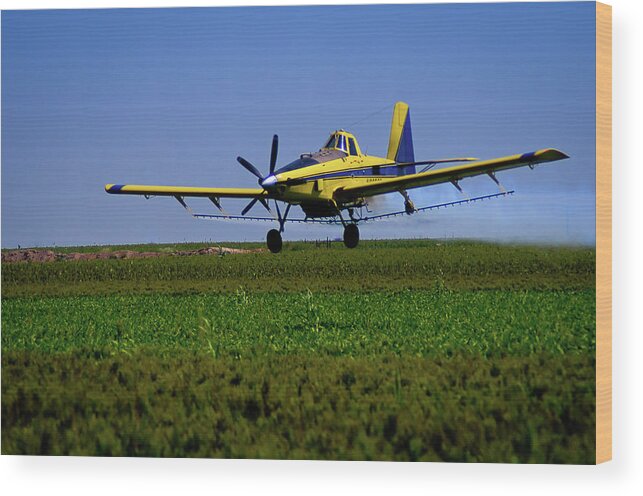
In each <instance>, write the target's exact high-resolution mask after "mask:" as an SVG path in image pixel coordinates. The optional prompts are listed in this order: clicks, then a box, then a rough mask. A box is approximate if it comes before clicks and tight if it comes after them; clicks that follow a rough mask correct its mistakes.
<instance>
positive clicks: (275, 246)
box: [266, 229, 283, 253]
mask: <svg viewBox="0 0 643 496" xmlns="http://www.w3.org/2000/svg"><path fill="white" fill-rule="evenodd" d="M266 243H267V245H268V249H269V250H270V251H271V252H272V253H279V252H280V251H281V247H282V245H283V242H282V241H281V233H280V232H279V231H277V229H271V230H270V231H268V236H266Z"/></svg>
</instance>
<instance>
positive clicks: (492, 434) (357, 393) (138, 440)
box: [2, 351, 595, 463]
mask: <svg viewBox="0 0 643 496" xmlns="http://www.w3.org/2000/svg"><path fill="white" fill-rule="evenodd" d="M2 371H3V381H2V454H31V455H34V454H56V455H60V454H66V455H98V456H171V457H225V458H290V459H344V460H411V461H413V460H424V461H460V462H473V461H479V462H523V463H593V462H594V452H595V442H594V430H595V414H594V409H595V402H594V395H595V384H594V372H595V369H594V361H593V358H592V357H589V356H585V355H567V356H562V355H560V356H555V357H553V356H549V355H534V356H530V357H505V358H494V359H488V358H483V357H479V356H478V357H476V356H467V355H456V356H454V357H452V358H450V359H427V358H416V357H408V356H405V357H390V356H374V357H369V358H358V359H354V358H348V357H343V358H336V357H310V356H297V355H291V356H288V357H275V356H272V357H262V358H253V359H242V360H237V359H231V358H228V359H213V358H212V357H211V356H208V355H204V354H195V353H191V352H187V351H178V352H177V353H176V354H175V355H174V356H172V357H166V358H159V357H158V356H155V355H146V354H145V353H134V354H132V355H128V354H124V353H120V354H117V355H115V356H112V357H105V358H102V359H96V358H95V357H94V356H85V355H83V354H79V353H76V354H48V353H38V352H16V351H13V352H12V351H10V352H5V351H3V355H2Z"/></svg>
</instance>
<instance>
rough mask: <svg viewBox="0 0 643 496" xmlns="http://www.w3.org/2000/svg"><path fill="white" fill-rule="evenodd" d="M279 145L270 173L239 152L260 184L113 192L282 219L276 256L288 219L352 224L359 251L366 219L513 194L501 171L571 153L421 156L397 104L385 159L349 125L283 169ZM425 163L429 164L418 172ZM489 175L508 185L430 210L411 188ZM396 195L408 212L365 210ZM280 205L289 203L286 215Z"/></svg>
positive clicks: (347, 239) (349, 239) (271, 244)
mask: <svg viewBox="0 0 643 496" xmlns="http://www.w3.org/2000/svg"><path fill="white" fill-rule="evenodd" d="M278 147H279V138H278V136H277V135H274V136H273V140H272V149H271V153H270V162H269V170H268V174H267V175H264V174H262V173H261V172H260V171H259V169H257V167H255V166H254V165H253V164H252V163H250V162H249V161H248V160H246V159H244V158H243V157H237V161H238V162H239V164H241V165H242V166H243V167H244V168H245V169H246V170H247V171H248V172H250V173H251V174H253V175H254V176H256V177H257V179H258V183H259V188H211V187H183V186H150V185H134V184H107V185H105V191H106V192H107V193H110V194H118V195H142V196H144V197H146V198H150V197H152V196H173V197H175V198H176V200H178V202H179V203H180V204H181V205H182V206H183V207H184V208H185V209H186V210H187V211H188V212H189V213H191V214H192V215H193V216H194V217H197V218H214V219H232V220H265V221H273V222H274V221H276V222H278V225H279V229H271V230H270V231H268V235H267V237H266V243H267V245H268V249H269V250H270V251H271V252H272V253H279V252H280V251H281V249H282V246H283V242H282V236H281V233H283V232H284V226H285V224H286V222H304V223H328V224H341V225H342V226H343V227H344V233H343V241H344V245H345V246H346V247H347V248H355V247H356V246H357V245H358V243H359V229H358V227H357V226H358V224H359V223H360V222H366V221H370V220H375V219H378V218H387V217H391V216H395V215H403V214H407V215H410V214H413V213H416V212H420V211H424V210H430V209H433V208H437V207H441V206H448V205H455V204H460V203H467V202H470V201H475V200H481V199H487V198H492V197H496V196H504V195H507V194H512V193H513V191H506V190H505V189H504V188H503V187H502V185H501V184H500V182H499V181H498V179H497V177H496V173H497V172H499V171H503V170H508V169H514V168H516V167H525V166H528V167H530V168H531V169H533V168H534V166H535V165H537V164H542V163H546V162H554V161H557V160H563V159H566V158H569V156H568V155H566V154H565V153H563V152H561V151H560V150H557V149H555V148H545V149H541V150H537V151H533V152H528V153H522V154H517V155H510V156H506V157H500V158H494V159H490V160H479V159H476V158H472V157H461V158H447V159H439V160H425V161H416V160H415V152H414V148H413V136H412V132H411V115H410V110H409V106H408V105H407V104H406V103H404V102H397V103H396V104H395V106H394V109H393V120H392V122H391V131H390V136H389V143H388V151H387V154H386V157H385V158H384V157H376V156H372V155H367V154H365V153H363V152H362V150H361V148H360V146H359V144H358V143H357V139H356V138H355V136H354V135H353V134H351V133H350V132H348V131H345V130H343V129H340V130H337V131H335V132H333V133H331V135H330V137H329V139H328V140H327V141H326V143H325V144H324V146H323V147H322V148H321V149H320V150H319V151H316V152H314V153H303V154H302V155H300V157H299V158H297V159H296V160H294V161H292V162H290V163H288V164H287V165H284V166H282V167H279V168H277V152H278ZM452 163H456V164H457V165H451V166H448V167H441V168H435V166H437V165H440V164H452ZM418 167H422V168H421V169H420V170H419V171H418ZM485 174H486V175H488V176H489V177H490V178H491V179H492V180H493V181H494V182H495V183H496V185H497V186H498V187H500V190H501V192H500V193H497V194H493V195H485V196H481V197H477V198H472V199H466V200H461V201H455V202H449V203H445V204H441V205H432V206H428V207H422V208H416V207H415V205H414V203H413V201H412V200H411V198H410V197H409V194H408V190H410V189H413V188H421V187H425V186H432V185H435V184H443V183H451V184H453V185H454V186H455V187H456V188H457V189H458V190H459V191H460V192H461V193H463V190H462V188H461V186H460V184H459V182H460V181H461V180H462V179H465V178H467V177H473V176H479V175H485ZM393 192H397V193H399V194H400V195H401V196H402V197H403V199H404V210H402V211H399V212H391V213H386V214H381V215H373V216H368V215H364V214H363V209H364V208H366V210H367V212H370V210H368V204H369V202H370V201H371V200H372V198H373V197H375V196H377V195H383V194H387V193H393ZM186 197H204V198H208V199H209V200H210V201H211V202H212V203H213V204H214V205H215V207H217V208H218V209H219V211H220V212H221V213H220V214H217V215H213V214H194V213H192V210H191V209H190V207H188V205H187V204H186V202H185V198H186ZM221 198H245V199H249V200H250V203H248V204H247V206H246V207H245V208H244V209H243V210H242V211H241V215H229V214H227V213H226V212H225V211H224V210H223V208H222V206H221ZM270 200H272V201H273V203H274V206H275V210H276V214H277V215H276V217H274V214H273V211H272V209H271V208H270V204H269V201H270ZM257 203H259V204H261V205H263V207H264V208H265V209H266V210H267V211H268V212H269V213H271V214H272V215H273V217H254V216H247V215H246V214H247V213H248V212H249V211H250V209H251V208H252V207H254V206H255V204H257ZM279 203H282V204H284V205H283V206H284V210H283V213H282V209H280V208H279ZM293 205H298V206H299V207H300V208H301V209H302V211H303V213H304V215H305V217H304V218H303V219H301V218H297V219H292V218H290V219H289V218H288V214H289V213H290V209H291V207H292V206H293Z"/></svg>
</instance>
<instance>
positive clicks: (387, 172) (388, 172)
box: [301, 165, 415, 181]
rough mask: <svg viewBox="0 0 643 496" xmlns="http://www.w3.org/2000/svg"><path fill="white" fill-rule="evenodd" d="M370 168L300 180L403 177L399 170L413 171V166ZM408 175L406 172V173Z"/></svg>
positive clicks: (318, 175)
mask: <svg viewBox="0 0 643 496" xmlns="http://www.w3.org/2000/svg"><path fill="white" fill-rule="evenodd" d="M376 167H377V168H378V169H379V173H378V174H376V173H375V171H374V169H375V168H376ZM376 167H373V166H370V167H364V168H362V169H351V170H343V171H338V172H329V173H326V174H317V175H315V176H308V177H302V178H301V179H303V180H305V181H314V180H316V179H328V178H332V177H358V176H360V177H362V176H373V177H379V176H399V175H404V174H400V170H401V169H408V168H411V167H412V168H413V170H414V171H415V166H413V165H410V166H407V167H400V166H398V165H389V166H386V165H379V166H376ZM407 174H408V172H407Z"/></svg>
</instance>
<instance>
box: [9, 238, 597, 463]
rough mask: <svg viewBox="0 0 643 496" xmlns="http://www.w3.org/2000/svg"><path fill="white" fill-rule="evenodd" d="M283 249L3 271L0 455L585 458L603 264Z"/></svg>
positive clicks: (556, 252) (370, 248) (456, 251)
mask: <svg viewBox="0 0 643 496" xmlns="http://www.w3.org/2000/svg"><path fill="white" fill-rule="evenodd" d="M287 246H288V249H287V250H285V251H284V252H283V253H281V254H280V255H278V256H274V255H272V254H270V253H254V254H245V255H233V256H224V257H212V256H190V257H163V258H155V259H137V260H96V261H66V262H52V263H40V264H38V263H31V264H27V263H17V264H3V265H2V374H3V381H2V453H3V454H76V455H106V456H109V455H115V456H121V455H128V456H191V457H194V456H216V457H235V458H247V457H261V458H313V459H351V460H357V459H365V460H431V461H437V460H442V461H487V462H491V461H496V462H499V461H501V462H527V463H592V462H593V460H594V446H595V417H594V410H595V402H594V397H595V364H594V357H595V251H594V250H593V249H588V248H582V247H575V248H563V247H537V246H511V245H494V244H487V243H467V242H449V243H443V242H435V241H422V240H417V241H406V242H402V241H392V242H367V243H364V245H363V246H362V245H360V248H358V249H357V250H346V249H344V248H342V247H339V246H337V244H333V245H332V247H331V248H316V247H315V245H314V244H305V243H292V244H288V245H287ZM199 247H201V246H199V245H190V246H189V247H188V246H185V245H183V246H178V249H194V248H199ZM240 247H249V246H247V245H241V246H240ZM117 248H122V247H113V249H117ZM126 248H128V249H132V247H126ZM104 249H111V248H105V247H87V248H83V250H104ZM135 249H137V250H140V251H155V250H160V251H171V250H174V249H175V248H174V247H168V246H152V247H150V246H148V245H140V246H138V247H136V248H135ZM69 251H82V250H78V249H71V248H70V249H69Z"/></svg>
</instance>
